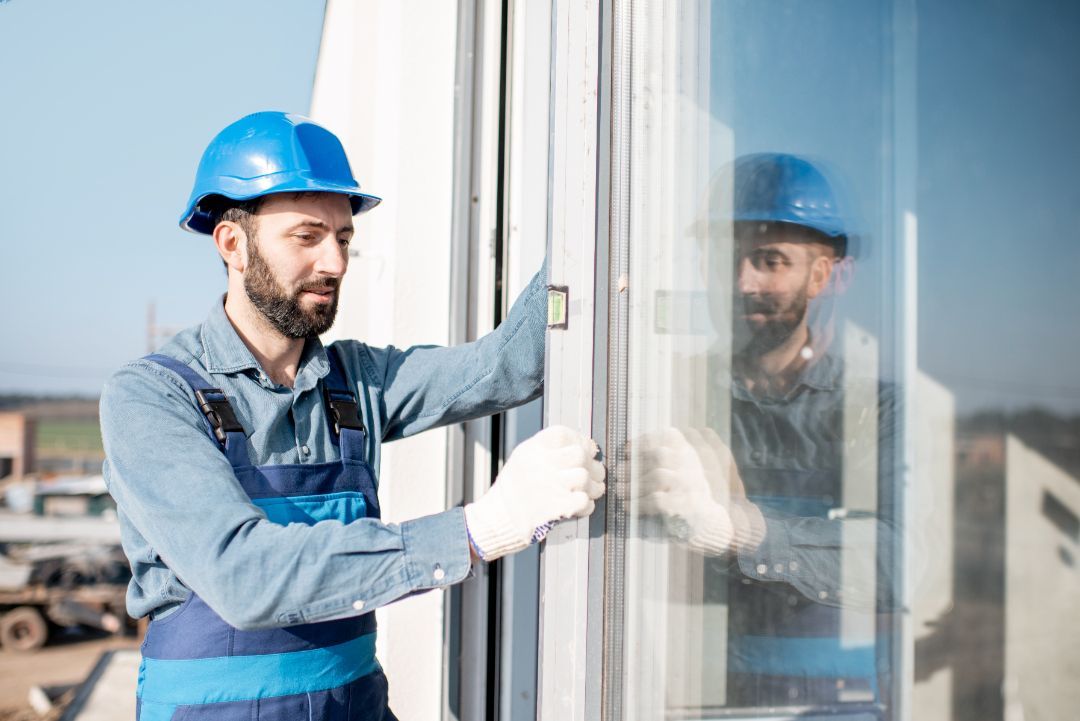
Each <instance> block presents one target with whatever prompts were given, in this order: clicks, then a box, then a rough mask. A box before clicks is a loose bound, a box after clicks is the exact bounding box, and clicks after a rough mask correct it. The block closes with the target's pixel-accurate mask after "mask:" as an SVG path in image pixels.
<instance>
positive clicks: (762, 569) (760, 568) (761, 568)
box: [757, 563, 769, 576]
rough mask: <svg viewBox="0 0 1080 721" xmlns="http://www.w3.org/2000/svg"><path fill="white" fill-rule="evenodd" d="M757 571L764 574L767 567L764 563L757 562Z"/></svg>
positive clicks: (766, 571) (767, 569) (767, 570)
mask: <svg viewBox="0 0 1080 721" xmlns="http://www.w3.org/2000/svg"><path fill="white" fill-rule="evenodd" d="M757 572H758V573H760V574H761V575H762V576H764V575H765V574H766V573H768V572H769V567H768V566H766V565H765V564H764V563H759V564H758V565H757Z"/></svg>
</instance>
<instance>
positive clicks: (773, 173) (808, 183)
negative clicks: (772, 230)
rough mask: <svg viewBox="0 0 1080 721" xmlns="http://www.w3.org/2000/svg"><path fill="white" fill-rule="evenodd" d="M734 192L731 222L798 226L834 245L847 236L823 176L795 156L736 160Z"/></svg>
mask: <svg viewBox="0 0 1080 721" xmlns="http://www.w3.org/2000/svg"><path fill="white" fill-rule="evenodd" d="M734 191H735V192H734V197H733V198H732V201H733V206H734V211H735V212H734V218H733V220H736V221H740V220H742V221H756V222H772V223H791V224H793V225H801V226H804V227H807V228H812V229H814V230H816V231H818V232H819V233H822V234H824V235H826V236H828V237H829V238H832V239H834V240H837V241H839V240H842V237H843V236H845V235H846V232H845V230H844V222H843V218H842V217H841V216H840V211H839V209H838V208H837V203H836V195H835V194H834V192H833V188H832V186H831V185H830V184H829V181H828V180H827V179H826V178H825V174H824V173H822V171H821V170H820V169H818V167H817V166H815V165H814V164H813V163H811V162H810V161H808V160H804V159H803V158H800V157H798V156H796V155H788V154H785V153H755V154H753V155H744V156H742V157H741V158H738V159H737V160H736V161H735V187H734Z"/></svg>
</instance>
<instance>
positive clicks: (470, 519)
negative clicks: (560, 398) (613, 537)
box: [465, 426, 604, 561]
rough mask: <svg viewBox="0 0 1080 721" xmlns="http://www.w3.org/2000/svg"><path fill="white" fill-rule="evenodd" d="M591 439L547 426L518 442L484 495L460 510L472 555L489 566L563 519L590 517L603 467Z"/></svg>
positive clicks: (601, 482)
mask: <svg viewBox="0 0 1080 721" xmlns="http://www.w3.org/2000/svg"><path fill="white" fill-rule="evenodd" d="M596 454H597V448H596V444H595V443H594V442H593V441H592V439H591V438H588V437H587V436H583V435H581V434H580V433H578V432H576V431H574V430H572V429H570V428H567V427H565V426H550V427H548V428H545V429H544V430H542V431H540V432H539V433H537V434H536V435H534V436H533V437H532V438H530V439H528V440H527V441H525V442H523V443H522V444H521V445H519V446H518V447H517V448H515V449H514V452H513V453H511V454H510V459H509V460H508V461H507V462H506V465H505V466H503V469H502V472H501V473H500V474H499V477H498V478H496V479H495V483H494V484H492V486H491V488H490V489H488V492H487V493H485V494H484V495H483V496H482V497H481V498H480V499H479V500H477V501H476V502H474V503H470V504H468V505H466V506H465V525H466V527H467V528H468V531H469V540H470V541H471V543H472V545H473V548H474V549H475V550H476V554H477V555H478V556H480V558H482V559H483V560H485V561H492V560H494V559H496V558H499V557H500V556H505V555H507V554H508V553H515V552H517V551H520V550H522V549H523V548H526V547H527V546H529V544H530V543H533V542H535V541H539V540H541V539H542V538H543V537H544V535H545V534H546V533H547V530H548V528H550V527H551V525H552V524H553V523H555V522H556V521H560V520H562V519H564V518H581V517H583V516H587V515H589V514H590V513H592V512H593V509H594V508H595V507H596V503H595V501H596V499H597V498H599V497H600V496H602V495H603V494H604V466H603V464H602V463H600V461H598V460H596V459H595V456H596Z"/></svg>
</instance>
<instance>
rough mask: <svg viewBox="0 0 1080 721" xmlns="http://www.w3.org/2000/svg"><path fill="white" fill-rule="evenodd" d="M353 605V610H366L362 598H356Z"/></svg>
mask: <svg viewBox="0 0 1080 721" xmlns="http://www.w3.org/2000/svg"><path fill="white" fill-rule="evenodd" d="M352 607H353V610H355V611H363V610H364V602H363V601H361V600H360V599H356V600H355V601H353V604H352Z"/></svg>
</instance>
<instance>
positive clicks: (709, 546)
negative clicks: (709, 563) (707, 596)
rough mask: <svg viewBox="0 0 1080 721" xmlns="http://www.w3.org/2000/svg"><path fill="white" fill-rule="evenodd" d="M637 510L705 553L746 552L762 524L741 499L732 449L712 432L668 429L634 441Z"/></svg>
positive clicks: (751, 506) (742, 493) (743, 497)
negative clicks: (664, 525) (637, 471)
mask: <svg viewBox="0 0 1080 721" xmlns="http://www.w3.org/2000/svg"><path fill="white" fill-rule="evenodd" d="M636 445H637V446H638V448H639V449H640V450H639V452H638V458H637V461H638V468H639V469H640V472H639V474H638V482H637V489H636V490H634V491H633V492H632V495H633V497H635V498H637V500H638V504H639V505H638V512H639V513H640V514H642V515H657V516H660V517H661V518H663V519H664V521H665V523H666V525H667V527H668V529H669V530H670V531H671V533H672V535H673V536H675V538H677V539H679V540H680V541H683V542H685V543H686V544H687V545H688V546H690V547H691V548H694V549H695V550H698V551H701V552H703V553H706V554H708V555H721V554H723V553H726V552H728V551H737V550H751V549H753V548H756V547H757V546H758V544H760V543H761V541H762V539H763V538H764V535H765V521H764V518H763V517H762V515H761V511H759V510H758V508H757V506H755V505H754V504H753V503H751V502H750V501H749V500H747V498H746V490H745V489H744V487H743V482H742V478H741V477H740V476H739V469H738V468H737V467H736V466H735V458H734V457H733V456H732V455H731V450H730V449H728V447H727V445H726V444H725V443H724V442H723V441H722V440H721V439H720V436H718V435H717V434H716V432H715V431H713V430H712V429H711V428H704V429H700V430H698V429H694V428H687V429H683V430H680V429H677V428H668V429H666V430H663V431H660V432H658V433H654V434H649V435H646V436H643V437H642V438H640V439H638V441H637V443H636Z"/></svg>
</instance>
